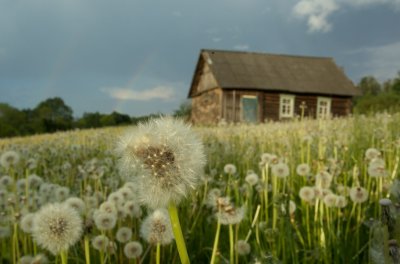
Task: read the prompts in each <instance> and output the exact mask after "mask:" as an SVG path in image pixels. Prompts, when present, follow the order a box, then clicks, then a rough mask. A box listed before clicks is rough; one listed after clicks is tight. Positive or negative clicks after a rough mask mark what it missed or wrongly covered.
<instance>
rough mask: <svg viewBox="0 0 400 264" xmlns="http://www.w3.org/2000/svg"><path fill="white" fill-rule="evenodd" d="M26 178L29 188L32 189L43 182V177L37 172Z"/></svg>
mask: <svg viewBox="0 0 400 264" xmlns="http://www.w3.org/2000/svg"><path fill="white" fill-rule="evenodd" d="M26 180H27V181H28V186H29V188H32V189H37V188H38V187H39V186H40V185H41V184H42V183H43V179H42V178H41V177H39V176H37V175H36V174H31V175H29V176H28V177H27V178H26Z"/></svg>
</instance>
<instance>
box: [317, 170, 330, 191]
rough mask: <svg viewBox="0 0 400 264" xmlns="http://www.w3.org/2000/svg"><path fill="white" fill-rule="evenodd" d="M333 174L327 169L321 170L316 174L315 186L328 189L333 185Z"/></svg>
mask: <svg viewBox="0 0 400 264" xmlns="http://www.w3.org/2000/svg"><path fill="white" fill-rule="evenodd" d="M332 178H333V177H332V175H331V174H330V173H329V172H327V171H321V172H320V173H318V174H317V175H315V186H317V187H320V188H322V189H328V188H329V187H330V186H331V182H332Z"/></svg>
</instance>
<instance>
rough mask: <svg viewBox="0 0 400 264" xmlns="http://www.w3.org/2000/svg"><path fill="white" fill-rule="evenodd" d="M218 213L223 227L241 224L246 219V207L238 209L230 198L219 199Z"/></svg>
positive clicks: (217, 215)
mask: <svg viewBox="0 0 400 264" xmlns="http://www.w3.org/2000/svg"><path fill="white" fill-rule="evenodd" d="M217 203H218V211H217V212H216V217H217V218H218V221H219V222H220V223H221V224H222V225H233V224H237V223H240V222H241V221H242V220H243V218H244V213H245V209H244V207H239V208H236V207H234V206H233V205H232V204H231V203H230V202H229V198H228V197H221V198H218V201H217Z"/></svg>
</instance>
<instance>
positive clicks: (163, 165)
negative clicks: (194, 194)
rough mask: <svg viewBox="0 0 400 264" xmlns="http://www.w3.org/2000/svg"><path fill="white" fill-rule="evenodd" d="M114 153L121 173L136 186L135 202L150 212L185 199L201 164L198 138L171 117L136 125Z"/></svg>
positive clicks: (198, 176)
mask: <svg viewBox="0 0 400 264" xmlns="http://www.w3.org/2000/svg"><path fill="white" fill-rule="evenodd" d="M117 151H118V153H119V155H120V156H121V160H120V164H119V165H120V169H121V171H122V173H123V174H125V175H126V176H127V177H128V178H130V179H131V181H132V182H134V183H135V184H136V185H137V196H138V199H139V201H140V202H141V203H142V204H144V205H146V206H148V207H150V208H153V209H154V208H160V207H166V206H168V205H169V204H170V203H171V202H173V203H174V204H178V203H179V202H180V201H181V200H182V199H183V198H185V197H186V195H187V194H188V192H189V191H190V190H193V189H195V187H196V186H197V185H198V184H199V182H200V175H201V174H202V172H203V166H204V164H205V156H204V150H203V145H202V142H201V141H200V139H199V138H198V137H197V136H196V135H195V134H194V133H193V132H192V131H191V129H190V127H189V126H188V125H186V124H184V123H183V121H181V120H176V119H173V118H160V119H153V120H150V121H149V122H148V123H145V124H140V125H139V126H138V127H137V128H135V129H134V130H133V131H131V132H130V133H128V134H126V135H125V136H124V137H122V138H121V140H120V142H119V146H118V148H117ZM125 178H126V177H125Z"/></svg>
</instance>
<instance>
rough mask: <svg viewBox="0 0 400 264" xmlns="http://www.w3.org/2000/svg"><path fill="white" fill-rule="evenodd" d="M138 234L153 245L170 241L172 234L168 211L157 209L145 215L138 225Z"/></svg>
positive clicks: (165, 243)
mask: <svg viewBox="0 0 400 264" xmlns="http://www.w3.org/2000/svg"><path fill="white" fill-rule="evenodd" d="M140 235H141V237H143V239H144V240H146V241H147V242H148V243H150V244H153V245H156V244H158V243H160V244H161V245H167V244H169V243H171V242H172V240H173V239H174V235H173V233H172V226H171V222H170V219H169V215H168V212H167V211H166V210H165V209H157V210H155V211H154V212H153V213H152V214H150V215H149V216H147V217H146V218H145V219H144V221H143V223H142V225H141V227H140Z"/></svg>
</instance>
